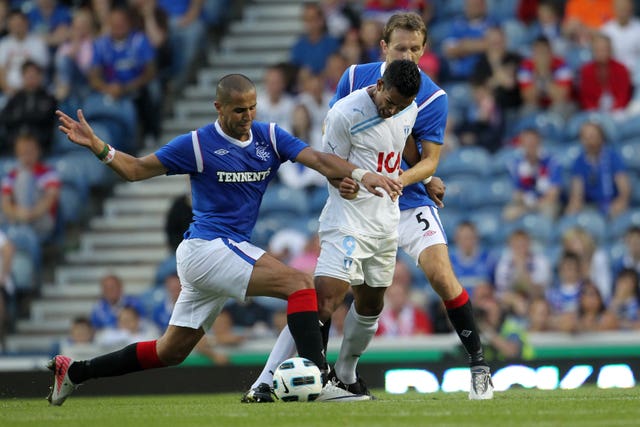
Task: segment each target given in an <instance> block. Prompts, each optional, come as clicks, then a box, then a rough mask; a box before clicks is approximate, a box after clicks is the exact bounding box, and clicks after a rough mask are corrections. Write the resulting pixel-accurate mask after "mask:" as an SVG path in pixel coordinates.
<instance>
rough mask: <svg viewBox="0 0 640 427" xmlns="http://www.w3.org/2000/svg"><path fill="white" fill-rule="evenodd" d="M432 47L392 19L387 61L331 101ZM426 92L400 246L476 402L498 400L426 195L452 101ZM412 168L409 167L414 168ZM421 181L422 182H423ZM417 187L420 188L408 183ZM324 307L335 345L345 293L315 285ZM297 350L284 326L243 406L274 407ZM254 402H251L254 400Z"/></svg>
mask: <svg viewBox="0 0 640 427" xmlns="http://www.w3.org/2000/svg"><path fill="white" fill-rule="evenodd" d="M426 43H427V29H426V27H425V24H424V21H423V20H422V18H421V17H420V16H419V15H417V14H415V13H398V14H396V15H393V16H392V17H391V18H389V21H388V22H387V24H386V26H385V28H384V30H383V38H382V40H381V42H380V45H381V47H382V51H383V53H384V55H385V61H384V62H375V63H371V64H363V65H352V66H351V67H349V68H348V69H347V70H346V71H345V73H344V75H343V76H342V78H341V79H340V82H339V83H338V88H337V90H336V94H335V96H334V99H333V100H332V103H335V102H336V101H337V100H339V99H341V98H343V97H345V96H347V95H348V94H349V93H351V92H352V91H354V90H357V89H360V88H362V87H366V86H368V85H370V84H372V83H374V82H375V81H376V80H377V79H379V78H380V76H381V75H382V74H383V73H384V70H385V68H386V67H387V66H388V65H389V64H390V63H391V62H392V61H394V60H397V59H409V60H412V61H413V62H415V63H416V64H417V63H418V61H419V60H420V57H421V56H422V54H423V53H424V49H425V47H426ZM421 77H422V79H421V88H420V91H419V93H418V95H417V96H416V101H415V102H416V104H417V105H418V116H417V118H416V123H415V125H414V127H413V131H412V135H411V136H412V138H413V140H414V141H415V143H413V142H411V141H408V142H407V145H406V147H405V151H404V158H403V161H402V169H403V170H405V173H403V174H402V175H401V179H402V181H403V183H404V184H405V187H404V188H403V195H402V197H400V211H401V214H400V225H399V229H398V233H399V239H398V243H399V246H400V248H401V249H403V250H404V251H405V252H407V253H408V254H410V255H411V256H412V257H414V259H415V260H416V262H417V264H418V265H419V266H420V268H421V269H422V270H423V272H424V274H425V276H426V277H427V278H428V279H429V283H430V284H431V286H432V287H433V289H434V290H435V291H436V292H437V293H438V295H439V296H440V297H441V298H442V300H443V301H444V304H445V306H446V308H447V314H448V316H449V320H450V321H451V324H452V325H453V327H454V329H455V330H456V333H457V334H458V337H459V338H460V341H461V342H462V344H463V346H464V348H465V349H466V351H467V353H468V355H469V364H470V368H471V381H470V383H471V386H470V391H469V398H470V399H474V400H475V399H478V400H483V399H491V398H493V384H492V381H491V373H490V369H489V366H488V365H487V363H486V362H485V360H484V352H483V350H482V344H481V342H480V334H479V331H478V327H477V325H476V322H475V319H474V317H473V311H472V307H471V302H470V301H469V296H468V294H467V292H466V291H465V289H464V288H463V287H462V285H461V284H460V282H459V281H458V279H457V278H456V276H455V274H454V272H453V268H452V266H451V261H450V260H449V253H448V249H447V238H446V235H445V233H444V229H443V227H442V224H441V222H440V217H439V215H438V209H437V208H438V207H439V206H442V203H441V201H440V200H439V196H441V194H434V192H433V191H432V192H429V193H428V192H427V187H428V186H435V184H436V183H437V184H441V182H440V180H439V179H437V178H434V179H433V180H431V176H432V175H433V174H434V172H435V170H436V167H437V165H438V162H439V159H440V150H441V147H442V143H443V139H444V129H445V125H446V121H447V109H448V106H447V95H446V93H445V92H444V91H443V90H442V89H441V88H440V87H438V86H437V85H436V84H435V83H434V82H433V81H432V80H431V79H430V78H429V77H428V76H427V75H426V74H424V73H421ZM405 159H407V160H409V162H410V163H411V164H412V165H413V166H412V167H409V164H408V163H407V162H406V161H405ZM420 181H423V182H424V184H423V183H422V182H420ZM410 183H415V184H412V185H408V184H410ZM342 188H343V190H344V192H345V194H346V193H349V192H351V191H357V190H358V186H357V183H354V182H353V181H350V180H348V179H345V180H343V183H342ZM316 291H317V292H318V301H319V302H320V306H319V308H318V311H319V315H320V320H321V321H322V322H323V323H324V325H323V326H322V333H323V342H324V343H325V348H326V342H327V340H328V334H329V325H330V319H331V314H332V313H333V311H334V310H335V309H336V307H338V305H339V304H341V303H342V301H343V298H344V294H343V293H341V292H340V289H339V288H337V287H329V286H322V284H319V283H317V281H316ZM291 351H293V347H292V344H291V337H290V334H289V333H288V331H287V329H286V328H285V329H284V330H283V331H282V332H281V334H280V336H279V337H278V340H277V341H276V344H275V345H274V348H273V350H272V351H271V354H270V355H269V359H268V360H267V363H266V365H265V367H264V369H263V370H262V373H261V374H260V376H259V377H258V379H257V380H256V381H255V382H254V384H253V385H252V386H251V387H252V389H251V390H250V391H249V392H247V394H245V398H244V401H250V402H269V401H270V396H269V394H268V393H267V392H265V390H267V388H268V385H267V384H270V383H271V373H270V372H272V371H273V370H275V367H276V366H278V364H279V363H280V361H282V360H284V359H286V358H288V357H290V352H291ZM348 389H349V390H350V391H353V392H355V393H359V394H363V393H366V388H365V387H364V385H363V384H362V382H361V381H360V379H358V382H357V383H356V384H355V385H352V386H351V387H348ZM248 395H251V399H250V400H247V399H246V398H247V396H248Z"/></svg>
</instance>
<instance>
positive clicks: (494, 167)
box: [489, 146, 520, 176]
mask: <svg viewBox="0 0 640 427" xmlns="http://www.w3.org/2000/svg"><path fill="white" fill-rule="evenodd" d="M519 153H520V150H519V149H518V148H516V147H512V146H505V147H502V148H501V149H499V150H498V151H496V152H495V153H493V154H492V155H491V162H490V164H489V167H490V169H491V174H492V175H494V176H496V175H504V174H505V173H507V174H508V173H509V164H510V163H511V162H513V160H514V159H515V158H516V157H517V156H518V155H519Z"/></svg>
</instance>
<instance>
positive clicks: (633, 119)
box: [617, 114, 640, 141]
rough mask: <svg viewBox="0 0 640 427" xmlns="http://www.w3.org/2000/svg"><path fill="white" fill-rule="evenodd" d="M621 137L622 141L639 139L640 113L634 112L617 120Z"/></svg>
mask: <svg viewBox="0 0 640 427" xmlns="http://www.w3.org/2000/svg"><path fill="white" fill-rule="evenodd" d="M617 128H618V133H619V137H620V139H621V140H622V141H626V140H629V139H633V140H635V141H638V135H640V115H638V114H633V115H631V116H629V117H626V118H625V119H623V120H621V121H618V122H617Z"/></svg>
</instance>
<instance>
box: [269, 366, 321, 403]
mask: <svg viewBox="0 0 640 427" xmlns="http://www.w3.org/2000/svg"><path fill="white" fill-rule="evenodd" d="M273 391H274V393H275V394H276V396H278V398H279V399H280V400H281V401H283V402H310V401H312V400H316V398H317V397H318V395H319V394H320V391H322V377H321V375H320V369H318V367H317V366H316V364H315V363H313V362H312V361H310V360H309V359H305V358H304V357H292V358H291V359H287V360H285V361H284V362H282V363H281V364H280V366H278V368H277V369H276V371H275V372H274V373H273Z"/></svg>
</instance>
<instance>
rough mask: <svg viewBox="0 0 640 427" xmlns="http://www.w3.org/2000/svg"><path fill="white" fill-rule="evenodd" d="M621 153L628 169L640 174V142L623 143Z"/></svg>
mask: <svg viewBox="0 0 640 427" xmlns="http://www.w3.org/2000/svg"><path fill="white" fill-rule="evenodd" d="M619 153H620V155H621V156H622V159H623V161H624V164H625V165H626V166H627V168H629V169H631V170H633V171H634V172H636V173H640V140H636V141H628V142H625V143H623V144H622V145H621V146H620V150H619Z"/></svg>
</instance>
